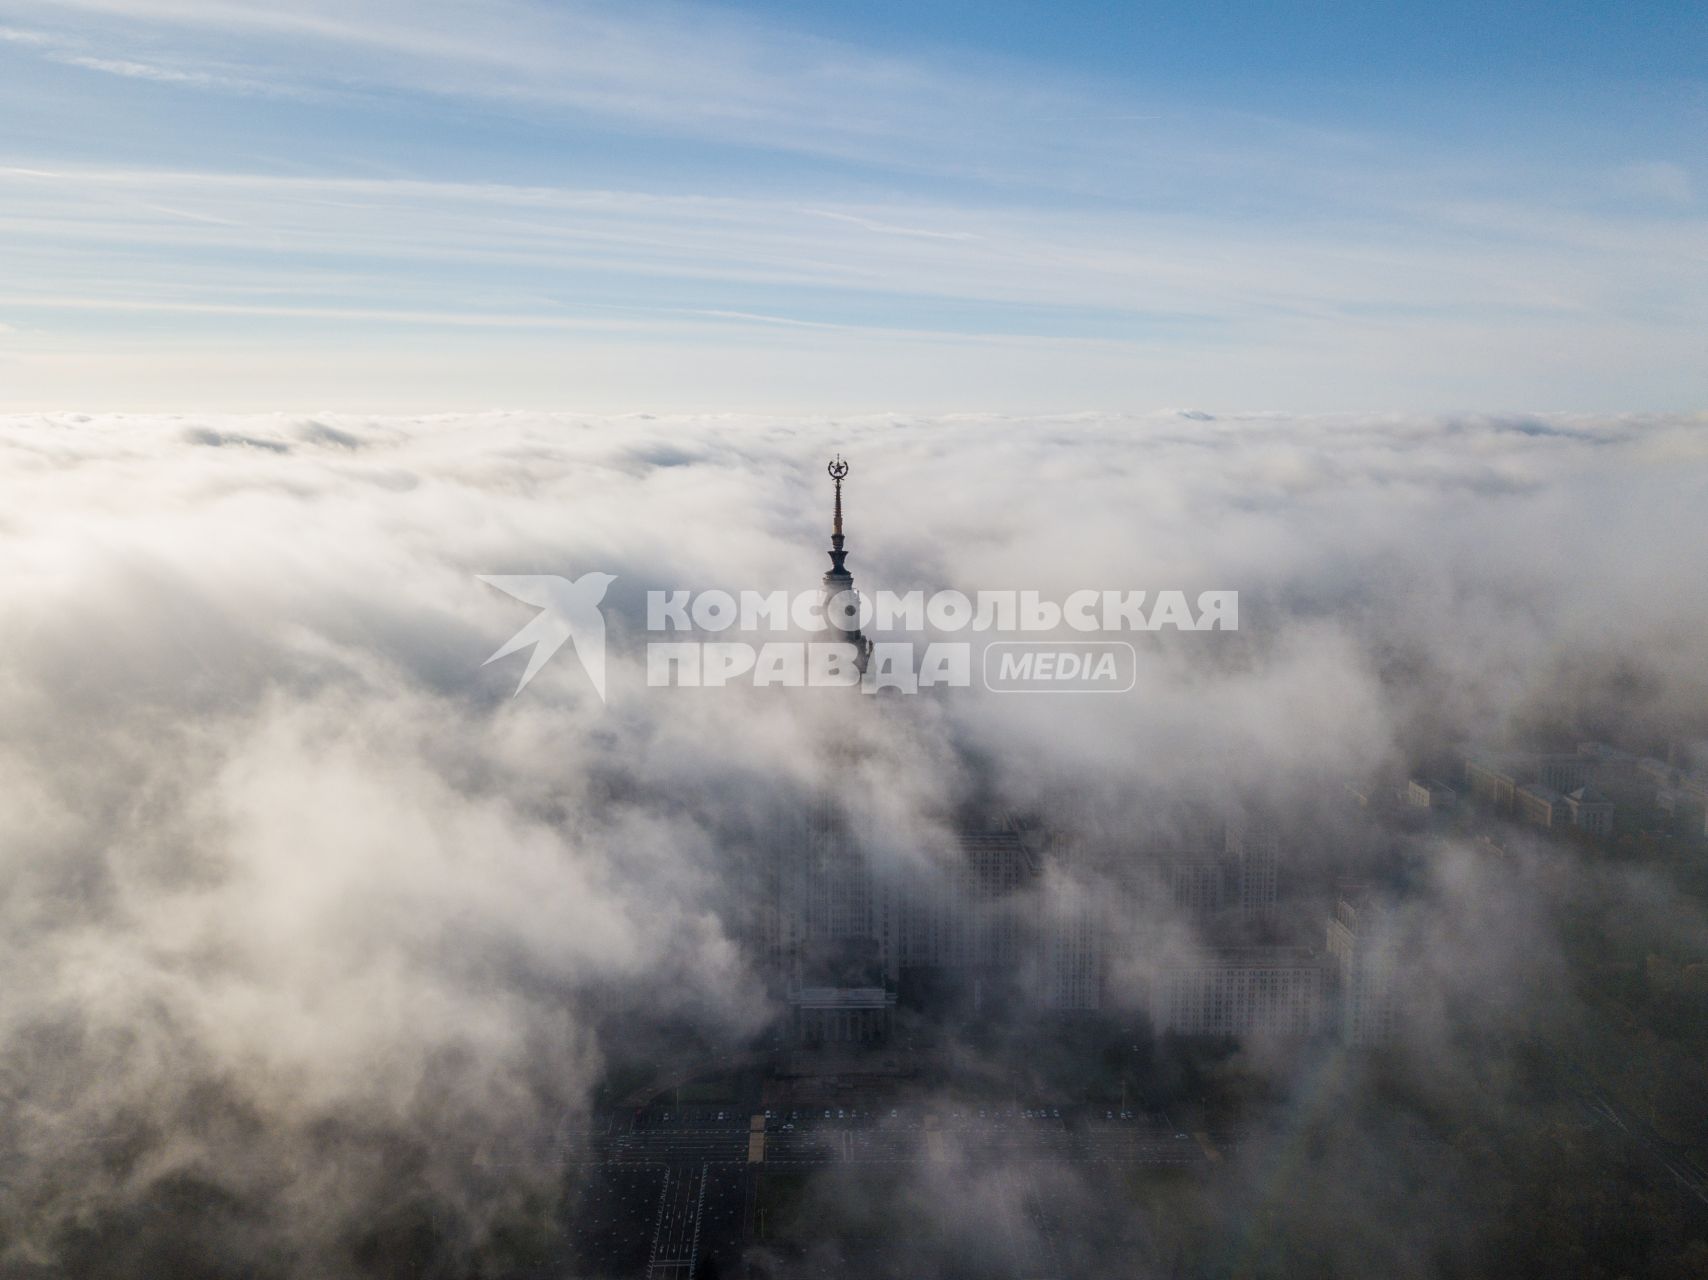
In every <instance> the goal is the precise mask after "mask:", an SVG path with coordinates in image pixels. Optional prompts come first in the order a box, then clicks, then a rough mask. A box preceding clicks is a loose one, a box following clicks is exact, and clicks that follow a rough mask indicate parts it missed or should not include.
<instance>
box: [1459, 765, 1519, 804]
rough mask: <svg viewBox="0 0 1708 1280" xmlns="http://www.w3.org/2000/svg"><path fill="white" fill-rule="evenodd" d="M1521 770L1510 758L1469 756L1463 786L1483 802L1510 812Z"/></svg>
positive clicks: (1514, 800)
mask: <svg viewBox="0 0 1708 1280" xmlns="http://www.w3.org/2000/svg"><path fill="white" fill-rule="evenodd" d="M1522 772H1523V770H1522V769H1520V768H1519V767H1517V766H1515V765H1514V764H1513V763H1512V762H1511V761H1510V760H1506V759H1503V758H1499V757H1495V756H1471V757H1469V758H1468V759H1467V760H1466V761H1465V786H1466V787H1467V788H1469V790H1470V792H1471V794H1472V795H1473V796H1475V797H1476V798H1477V799H1478V800H1480V801H1482V802H1483V803H1484V804H1487V805H1492V806H1493V807H1494V808H1496V809H1498V810H1499V811H1500V812H1502V813H1511V812H1512V811H1513V807H1514V805H1515V803H1516V799H1517V793H1518V788H1519V786H1520V777H1519V775H1520V774H1521V773H1522Z"/></svg>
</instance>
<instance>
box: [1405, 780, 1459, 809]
mask: <svg viewBox="0 0 1708 1280" xmlns="http://www.w3.org/2000/svg"><path fill="white" fill-rule="evenodd" d="M1458 799H1459V793H1458V792H1457V791H1455V790H1454V789H1453V788H1452V787H1450V786H1448V785H1447V784H1446V783H1445V782H1443V781H1441V779H1439V778H1412V779H1411V780H1410V781H1408V782H1407V783H1406V803H1407V804H1408V805H1410V806H1411V807H1412V808H1414V809H1451V808H1452V807H1453V806H1454V804H1455V803H1457V802H1458Z"/></svg>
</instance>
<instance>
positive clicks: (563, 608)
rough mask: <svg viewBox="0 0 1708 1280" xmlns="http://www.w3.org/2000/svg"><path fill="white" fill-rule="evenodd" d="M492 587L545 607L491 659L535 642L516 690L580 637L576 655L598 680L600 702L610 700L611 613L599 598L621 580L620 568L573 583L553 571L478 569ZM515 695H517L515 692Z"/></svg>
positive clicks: (584, 576)
mask: <svg viewBox="0 0 1708 1280" xmlns="http://www.w3.org/2000/svg"><path fill="white" fill-rule="evenodd" d="M476 576H477V577H479V578H480V580H481V581H482V582H484V583H486V584H487V585H488V586H493V587H497V588H498V589H499V590H500V591H502V592H504V594H506V595H508V596H512V597H514V598H515V599H517V600H520V601H521V602H522V603H523V604H531V605H533V606H534V607H535V608H537V609H538V610H539V611H540V612H539V613H538V614H537V615H535V617H534V620H533V621H532V622H530V623H528V625H527V626H525V627H523V628H522V629H521V630H520V631H518V632H517V633H516V634H515V635H513V636H511V637H510V638H509V639H508V640H506V641H505V642H504V643H503V644H501V645H500V646H499V647H498V650H497V652H496V653H494V654H493V655H492V656H491V657H490V658H488V659H487V660H486V662H483V663H481V664H480V665H481V666H483V667H484V666H486V665H487V663H490V662H496V661H498V659H500V658H502V657H505V656H506V655H508V654H512V653H515V652H516V651H517V650H518V649H524V648H526V647H527V646H528V645H533V646H534V652H533V654H532V655H530V657H529V658H528V666H527V669H526V670H525V671H523V672H522V679H521V680H520V682H518V683H517V685H516V693H521V692H522V690H524V689H526V688H527V687H528V682H529V681H530V680H532V679H533V678H534V676H535V675H536V674H538V672H539V670H540V668H541V667H543V666H545V665H546V663H547V662H548V661H550V660H551V656H552V654H554V653H556V652H557V651H558V650H559V649H561V648H562V647H563V642H564V641H565V640H571V639H573V640H574V641H575V656H576V657H578V658H580V659H581V669H582V670H583V671H585V672H586V673H587V678H588V679H589V680H591V681H592V682H593V690H594V692H595V693H597V694H598V695H599V701H601V702H603V701H605V617H604V615H603V614H602V613H600V612H599V602H600V601H601V600H603V599H604V598H605V591H606V588H608V587H609V586H610V585H611V584H612V583H613V582H615V581H616V580H617V575H616V574H614V573H597V572H595V573H584V574H582V575H581V576H580V577H579V578H577V579H575V580H574V581H573V582H572V581H570V580H569V579H568V578H559V577H556V576H555V575H552V574H503V573H498V574H485V573H483V574H478V575H476ZM510 696H511V697H515V696H516V694H511V695H510Z"/></svg>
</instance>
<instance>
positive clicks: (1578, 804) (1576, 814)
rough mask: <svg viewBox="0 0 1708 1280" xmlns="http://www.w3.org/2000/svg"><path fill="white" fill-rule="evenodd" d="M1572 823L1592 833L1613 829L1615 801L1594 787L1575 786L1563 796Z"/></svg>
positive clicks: (1605, 832) (1607, 831)
mask: <svg viewBox="0 0 1708 1280" xmlns="http://www.w3.org/2000/svg"><path fill="white" fill-rule="evenodd" d="M1562 799H1563V801H1564V803H1565V806H1566V813H1567V814H1568V815H1569V817H1570V820H1571V824H1572V825H1573V826H1574V827H1579V828H1581V829H1583V830H1584V831H1587V832H1589V833H1590V834H1591V835H1597V836H1604V835H1607V834H1609V833H1610V832H1612V830H1613V802H1612V801H1611V800H1609V799H1608V798H1607V797H1606V796H1604V795H1602V794H1601V792H1599V791H1597V790H1596V789H1595V788H1594V787H1573V788H1572V789H1571V790H1570V791H1568V792H1566V794H1565V795H1564V797H1562Z"/></svg>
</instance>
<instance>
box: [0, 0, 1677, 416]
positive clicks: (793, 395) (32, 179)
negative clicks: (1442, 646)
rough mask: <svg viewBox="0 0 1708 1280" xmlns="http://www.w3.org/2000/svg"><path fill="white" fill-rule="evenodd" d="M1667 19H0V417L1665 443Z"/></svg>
mask: <svg viewBox="0 0 1708 1280" xmlns="http://www.w3.org/2000/svg"><path fill="white" fill-rule="evenodd" d="M1705 53H1708V13H1705V12H1704V10H1703V9H1702V8H1701V7H1700V6H1697V5H1691V4H1648V5H1642V6H1635V5H1622V4H1582V3H1550V4H1540V3H1512V4H1503V5H1498V6H1492V7H1491V6H1487V5H1477V4H1468V3H1457V2H1455V3H1444V4H1438V5H1432V6H1428V7H1420V6H1415V5H1397V4H1375V5H1372V4H1359V5H1353V4H1339V3H1335V4H1323V5H1313V6H1309V7H1308V8H1307V7H1301V6H1276V5H1272V4H1230V3H1220V4H1205V3H1200V4H1144V5H1140V4H1117V3H1101V2H1096V3H1093V2H1089V0H1088V2H1076V0H1061V2H1059V3H1051V4H1034V3H1023V2H1022V0H991V2H987V3H980V4H977V5H974V4H970V3H961V2H959V0H954V2H949V3H937V4H932V5H918V4H902V3H899V2H898V0H874V2H872V3H863V4H856V5H849V4H829V3H822V2H820V0H809V2H808V3H791V4H780V3H770V2H764V3H749V4H745V5H736V4H714V3H700V4H693V5H687V4H681V5H675V4H654V3H626V4H589V3H581V2H580V0H549V2H548V0H497V2H495V3H483V4H481V5H478V6H476V5H468V4H456V3H450V2H449V0H414V2H413V3H408V4H405V3H399V2H395V0H372V2H370V3H363V4H360V5H351V4H348V3H335V2H333V0H297V2H296V3H293V4H291V5H288V6H281V5H278V4H275V3H266V2H263V0H205V2H197V0H32V2H31V3H17V2H16V0H0V227H3V228H4V234H3V236H0V409H4V410H13V411H44V410H64V411H74V410H89V411H97V410H148V411H168V412H170V411H178V412H183V411H214V410H256V409H265V410H275V409H279V410H298V411H316V410H321V409H333V410H337V409H343V410H351V411H403V412H422V411H434V410H478V409H567V410H586V411H658V412H682V411H693V412H701V411H715V410H724V411H741V410H757V411H764V412H803V411H816V412H858V411H882V410H887V409H897V408H905V409H913V410H919V411H939V412H941V411H986V412H1040V411H1061V412H1071V411H1077V410H1089V409H1099V410H1111V411H1123V410H1148V409H1154V408H1161V407H1173V408H1206V409H1210V410H1217V411H1221V410H1252V409H1265V408H1283V409H1292V410H1299V411H1325V410H1328V411H1343V410H1372V411H1376V410H1398V411H1407V412H1439V411H1453V410H1463V409H1479V410H1490V411H1495V410H1511V411H1525V412H1528V411H1551V410H1565V411H1584V412H1605V411H1621V410H1632V411H1647V410H1654V411H1679V410H1690V409H1695V408H1700V407H1701V406H1702V404H1703V401H1704V388H1705V385H1708V352H1705V351H1704V349H1703V347H1704V344H1703V340H1702V334H1703V333H1704V332H1708V303H1705V302H1704V301H1703V300H1704V299H1705V298H1708V223H1705V219H1704V183H1705V180H1708V179H1705V176H1704V175H1705V166H1704V160H1705V155H1704V142H1703V139H1704V138H1708V77H1705V76H1704V72H1703V68H1704V66H1705V65H1708V64H1705V62H1704V54H1705Z"/></svg>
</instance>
